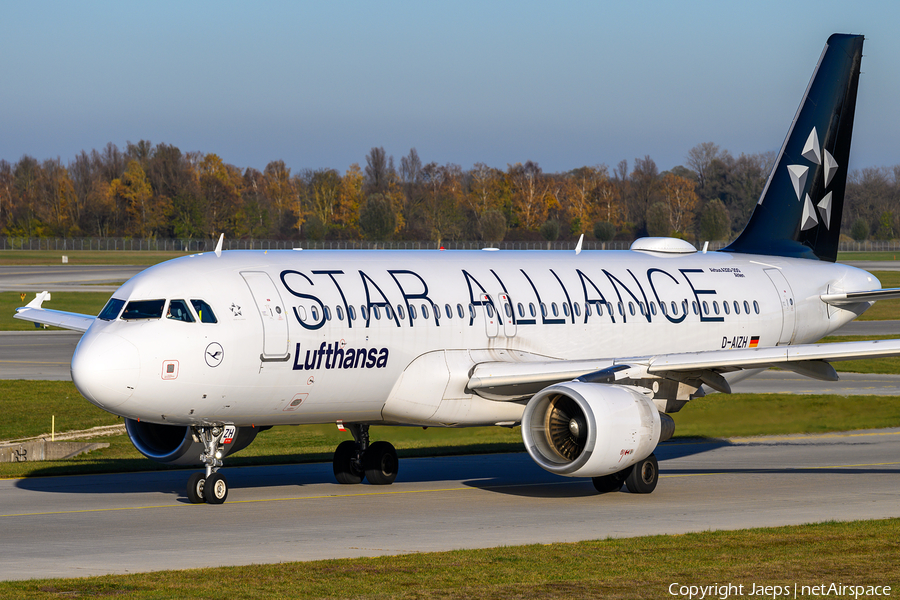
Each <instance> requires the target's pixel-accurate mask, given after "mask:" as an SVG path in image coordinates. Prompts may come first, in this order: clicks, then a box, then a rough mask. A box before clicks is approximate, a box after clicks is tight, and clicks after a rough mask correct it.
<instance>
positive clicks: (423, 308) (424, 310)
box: [422, 304, 428, 319]
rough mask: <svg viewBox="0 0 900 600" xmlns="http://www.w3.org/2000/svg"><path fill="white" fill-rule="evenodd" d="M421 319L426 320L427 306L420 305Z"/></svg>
mask: <svg viewBox="0 0 900 600" xmlns="http://www.w3.org/2000/svg"><path fill="white" fill-rule="evenodd" d="M422 318H423V319H427V318H428V306H426V305H425V304H423V305H422Z"/></svg>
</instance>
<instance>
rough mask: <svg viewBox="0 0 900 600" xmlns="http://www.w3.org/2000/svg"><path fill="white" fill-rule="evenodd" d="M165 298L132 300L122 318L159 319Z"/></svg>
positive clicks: (128, 319) (127, 319)
mask: <svg viewBox="0 0 900 600" xmlns="http://www.w3.org/2000/svg"><path fill="white" fill-rule="evenodd" d="M165 304H166V301H165V300H132V301H131V302H129V303H128V306H126V307H125V312H123V313H122V319H123V320H125V321H131V320H134V319H159V318H160V317H162V313H163V306H165Z"/></svg>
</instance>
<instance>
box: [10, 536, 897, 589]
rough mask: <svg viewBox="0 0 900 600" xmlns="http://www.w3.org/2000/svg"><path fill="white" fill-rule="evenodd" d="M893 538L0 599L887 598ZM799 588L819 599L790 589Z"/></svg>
mask: <svg viewBox="0 0 900 600" xmlns="http://www.w3.org/2000/svg"><path fill="white" fill-rule="evenodd" d="M898 540H900V519H887V520H878V521H856V522H850V523H834V522H830V523H821V524H815V525H801V526H792V527H774V528H766V529H745V530H739V531H715V532H700V533H688V534H684V535H670V536H663V535H659V536H646V537H638V538H627V539H607V540H597V541H587V542H577V543H569V544H562V543H557V544H542V545H541V544H533V545H528V546H509V547H502V548H491V549H483V550H457V551H451V552H433V553H421V554H407V555H400V556H383V557H376V558H357V559H341V560H321V561H312V562H305V563H302V562H291V563H279V564H274V565H252V566H244V567H225V568H218V569H193V570H184V571H159V572H155V573H146V574H129V575H108V576H103V577H89V578H82V579H44V580H31V581H6V582H0V596H2V597H3V598H6V599H9V600H18V599H33V598H72V597H74V598H110V597H124V598H135V599H156V598H174V597H177V598H204V599H206V598H221V597H225V596H227V597H229V598H250V599H255V598H358V599H369V598H371V599H383V598H399V599H413V598H414V599H417V600H418V599H440V600H451V599H457V598H460V599H466V600H468V599H471V598H479V599H480V598H488V599H505V598H516V599H520V600H530V599H544V598H608V599H613V600H616V599H641V598H676V597H679V598H685V599H686V598H687V596H686V595H684V596H671V595H670V594H669V587H670V586H671V585H672V584H673V583H677V584H681V585H707V586H708V585H713V584H719V585H722V584H729V583H730V584H734V585H736V586H738V585H743V586H744V588H743V590H742V592H743V593H742V594H740V595H738V594H737V593H736V592H735V591H732V593H731V595H730V596H729V597H732V598H740V597H756V596H750V593H751V590H752V588H753V585H754V584H756V585H757V586H760V585H785V586H791V587H790V597H793V585H794V584H795V583H796V584H797V585H798V586H816V585H821V584H823V583H824V584H826V585H828V584H830V583H832V582H835V583H843V584H845V585H862V586H866V585H878V586H891V588H892V589H891V592H890V593H891V595H894V594H896V591H897V590H898V588H900V541H898ZM176 590H177V591H176ZM676 591H677V589H676ZM799 591H802V589H800V590H799ZM226 592H227V593H226ZM695 597H699V595H698V596H695ZM706 597H707V598H721V597H723V595H722V594H715V595H707V596H706ZM759 597H764V596H759ZM767 597H769V598H772V597H773V596H772V594H769V595H768V596H767ZM779 597H788V596H779ZM798 597H803V598H815V597H827V596H825V595H824V594H823V595H819V596H816V595H813V594H809V593H807V594H803V595H802V596H801V595H800V594H799V593H798ZM831 597H835V596H834V594H832V595H831ZM838 597H845V598H846V597H853V596H848V595H841V596H838ZM859 597H861V598H862V597H875V596H874V595H872V596H869V595H860V596H859Z"/></svg>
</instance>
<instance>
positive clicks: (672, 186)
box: [660, 173, 699, 236]
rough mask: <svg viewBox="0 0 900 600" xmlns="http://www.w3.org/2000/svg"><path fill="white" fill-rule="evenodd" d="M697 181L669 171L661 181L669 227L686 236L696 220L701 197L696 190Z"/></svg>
mask: <svg viewBox="0 0 900 600" xmlns="http://www.w3.org/2000/svg"><path fill="white" fill-rule="evenodd" d="M694 187H695V183H694V182H693V181H691V180H689V179H685V178H684V177H679V176H677V175H673V174H671V173H667V174H666V175H665V176H664V177H663V178H662V181H661V182H660V189H661V194H662V197H663V203H664V204H665V206H666V207H667V208H668V216H669V229H670V230H671V231H674V232H675V233H676V234H677V235H680V236H684V235H685V234H686V233H687V230H688V228H689V227H690V226H691V224H692V223H693V221H694V211H695V210H696V208H697V203H698V202H699V198H698V197H697V194H696V193H695V192H694Z"/></svg>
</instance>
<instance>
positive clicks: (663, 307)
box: [659, 302, 666, 315]
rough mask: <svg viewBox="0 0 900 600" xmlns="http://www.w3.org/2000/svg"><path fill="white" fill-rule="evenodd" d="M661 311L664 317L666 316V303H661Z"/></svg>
mask: <svg viewBox="0 0 900 600" xmlns="http://www.w3.org/2000/svg"><path fill="white" fill-rule="evenodd" d="M659 311H660V312H661V313H662V314H664V315H665V314H666V303H665V302H660V303H659Z"/></svg>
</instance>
